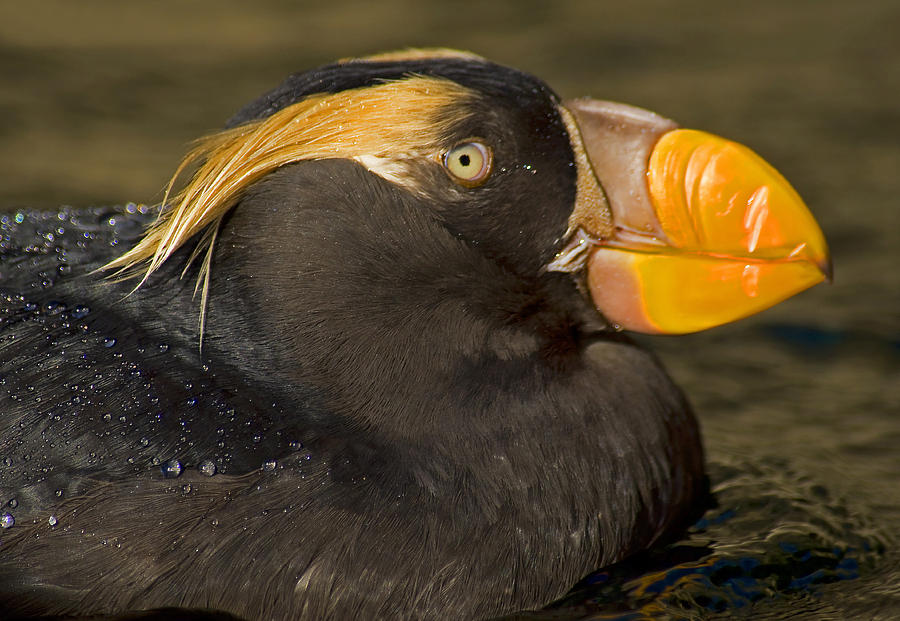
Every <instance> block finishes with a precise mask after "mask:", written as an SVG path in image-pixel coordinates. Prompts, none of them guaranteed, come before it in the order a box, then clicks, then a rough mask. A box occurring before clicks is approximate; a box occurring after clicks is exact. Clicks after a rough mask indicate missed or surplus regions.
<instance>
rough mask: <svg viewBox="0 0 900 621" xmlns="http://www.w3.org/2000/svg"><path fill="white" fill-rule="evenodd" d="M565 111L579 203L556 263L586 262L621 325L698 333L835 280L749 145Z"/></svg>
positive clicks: (640, 114)
mask: <svg viewBox="0 0 900 621" xmlns="http://www.w3.org/2000/svg"><path fill="white" fill-rule="evenodd" d="M564 117H565V118H566V119H567V122H568V123H569V125H570V127H569V131H570V134H572V133H573V131H574V132H577V137H576V138H573V143H577V144H573V146H574V147H575V151H576V160H579V158H580V160H581V162H580V165H579V166H578V174H579V179H578V194H579V197H578V199H577V202H578V203H579V204H576V209H575V211H574V213H573V214H572V217H571V218H570V221H569V225H570V226H569V232H570V235H569V238H570V243H569V245H568V246H567V248H566V249H565V250H564V251H563V252H561V253H560V255H558V257H557V259H556V260H555V261H554V262H553V263H551V264H550V266H548V269H551V270H560V271H574V270H575V268H576V266H577V268H579V269H580V268H582V267H585V266H586V271H587V287H588V289H589V290H590V294H591V297H592V298H593V300H594V303H595V304H596V306H597V308H598V309H599V310H600V312H601V313H602V314H603V315H604V316H605V317H606V318H607V319H608V320H609V321H610V322H611V323H612V324H614V325H616V326H617V327H620V328H624V329H627V330H634V331H637V332H646V333H656V334H682V333H687V332H696V331H698V330H704V329H706V328H711V327H713V326H717V325H721V324H724V323H727V322H730V321H735V320H737V319H741V318H743V317H746V316H748V315H751V314H753V313H757V312H759V311H761V310H764V309H766V308H768V307H770V306H772V305H774V304H776V303H778V302H780V301H782V300H784V299H785V298H788V297H790V296H792V295H794V294H796V293H799V292H800V291H803V290H804V289H807V288H809V287H811V286H813V285H815V284H817V283H820V282H822V281H823V280H825V279H826V278H829V279H830V278H831V263H830V258H829V255H828V248H827V245H826V243H825V238H824V236H823V235H822V231H821V229H820V228H819V226H818V224H817V223H816V221H815V219H814V218H813V216H812V214H811V213H810V212H809V209H807V207H806V205H804V203H803V200H802V199H801V198H800V197H799V196H798V195H797V193H796V192H795V191H794V189H793V188H792V187H791V186H790V185H789V184H788V182H787V181H785V179H784V178H783V177H782V176H781V175H780V174H779V173H778V172H777V171H776V170H775V169H774V168H772V167H771V166H770V165H769V164H768V163H766V162H765V161H764V160H763V159H762V158H760V157H759V156H758V155H756V154H755V153H754V152H753V151H751V150H750V149H748V148H747V147H744V146H742V145H740V144H737V143H734V142H730V141H728V140H725V139H723V138H719V137H718V136H714V135H712V134H707V133H705V132H701V131H696V130H689V129H678V128H677V126H676V125H675V124H674V123H673V122H672V121H669V120H668V119H664V118H663V117H660V116H657V115H655V114H653V113H651V112H647V111H645V110H640V109H638V108H632V107H630V106H624V105H622V104H615V103H611V102H602V101H596V100H591V99H580V100H574V101H569V102H566V103H565V104H564ZM573 124H574V125H575V126H576V127H575V128H573V127H572V125H573ZM585 161H586V162H587V165H585ZM577 163H578V162H577ZM593 184H595V185H593ZM604 210H605V213H604Z"/></svg>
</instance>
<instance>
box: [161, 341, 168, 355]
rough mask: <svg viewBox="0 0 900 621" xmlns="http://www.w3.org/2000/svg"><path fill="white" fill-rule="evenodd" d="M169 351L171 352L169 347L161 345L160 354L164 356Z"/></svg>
mask: <svg viewBox="0 0 900 621" xmlns="http://www.w3.org/2000/svg"><path fill="white" fill-rule="evenodd" d="M167 351H169V346H168V345H166V344H165V343H160V344H159V353H161V354H164V353H166V352H167Z"/></svg>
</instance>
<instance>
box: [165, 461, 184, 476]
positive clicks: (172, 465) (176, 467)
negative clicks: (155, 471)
mask: <svg viewBox="0 0 900 621" xmlns="http://www.w3.org/2000/svg"><path fill="white" fill-rule="evenodd" d="M181 470H182V468H181V462H180V461H178V460H177V459H170V460H169V461H167V462H166V463H165V464H163V466H162V473H163V476H164V477H166V478H167V479H174V478H177V477H179V476H181Z"/></svg>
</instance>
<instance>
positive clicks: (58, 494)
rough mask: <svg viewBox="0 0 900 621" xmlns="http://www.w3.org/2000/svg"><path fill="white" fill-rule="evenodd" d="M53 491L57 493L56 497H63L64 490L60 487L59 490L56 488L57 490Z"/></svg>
mask: <svg viewBox="0 0 900 621" xmlns="http://www.w3.org/2000/svg"><path fill="white" fill-rule="evenodd" d="M53 493H54V494H56V497H57V498H62V497H63V491H62V490H61V489H58V490H56V491H55V492H53Z"/></svg>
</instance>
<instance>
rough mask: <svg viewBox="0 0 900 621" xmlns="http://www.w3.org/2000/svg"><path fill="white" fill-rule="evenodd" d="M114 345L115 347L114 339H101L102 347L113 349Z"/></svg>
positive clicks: (108, 337)
mask: <svg viewBox="0 0 900 621" xmlns="http://www.w3.org/2000/svg"><path fill="white" fill-rule="evenodd" d="M115 345H116V339H114V338H113V337H111V336H107V337H106V338H104V339H103V346H104V347H115Z"/></svg>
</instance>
